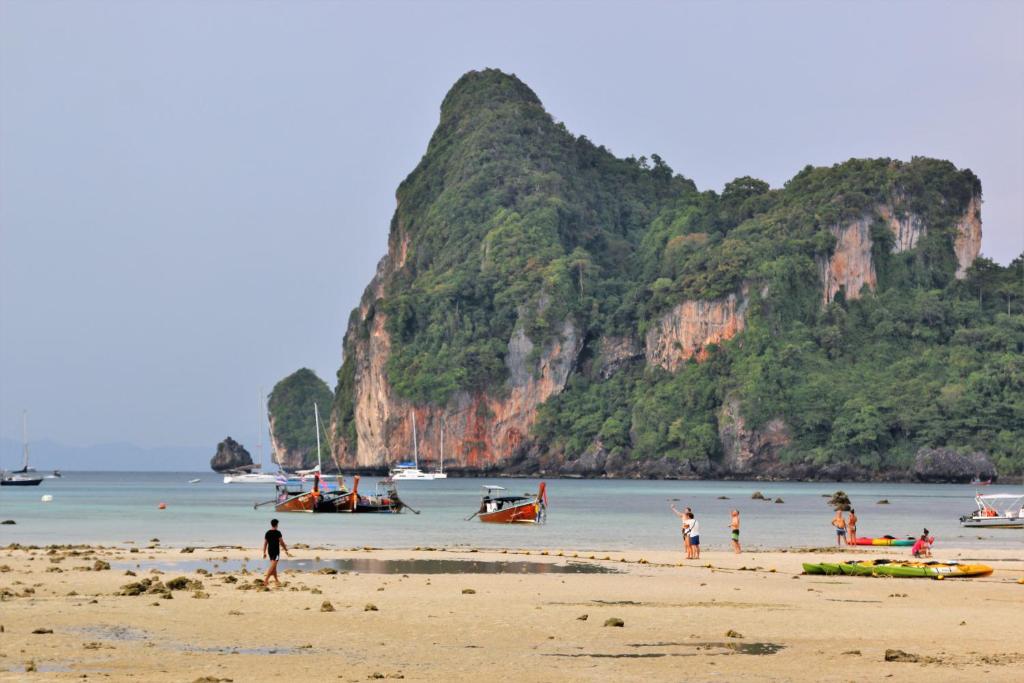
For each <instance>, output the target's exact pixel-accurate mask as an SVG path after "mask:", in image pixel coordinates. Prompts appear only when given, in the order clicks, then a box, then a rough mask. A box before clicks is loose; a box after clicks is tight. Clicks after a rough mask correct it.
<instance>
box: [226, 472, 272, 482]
mask: <svg viewBox="0 0 1024 683" xmlns="http://www.w3.org/2000/svg"><path fill="white" fill-rule="evenodd" d="M276 481H277V475H275V474H270V473H269V472H239V473H238V474H225V475H224V483H225V484H273V483H274V482H276Z"/></svg>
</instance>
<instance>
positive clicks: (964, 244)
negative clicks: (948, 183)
mask: <svg viewBox="0 0 1024 683" xmlns="http://www.w3.org/2000/svg"><path fill="white" fill-rule="evenodd" d="M953 251H955V252H956V264H957V268H956V279H957V280H963V279H964V278H965V277H967V269H968V268H970V267H971V264H972V263H974V259H976V258H978V254H979V253H981V197H979V196H977V195H975V196H973V197H971V202H970V204H968V205H967V211H965V212H964V215H963V217H962V218H961V219H960V220H959V221H957V224H956V239H955V240H954V241H953Z"/></svg>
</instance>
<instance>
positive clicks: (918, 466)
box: [913, 448, 999, 484]
mask: <svg viewBox="0 0 1024 683" xmlns="http://www.w3.org/2000/svg"><path fill="white" fill-rule="evenodd" d="M913 475H914V478H915V479H916V480H918V481H925V482H933V483H951V484H968V483H970V482H971V480H972V479H974V478H975V477H977V478H979V479H981V480H983V481H984V480H990V479H995V478H996V477H998V476H999V474H998V472H996V468H995V465H993V464H992V461H991V460H989V458H988V456H987V455H986V454H985V453H982V452H980V451H977V452H974V453H959V452H957V451H954V450H953V449H951V448H922V449H920V450H919V451H918V452H917V454H916V455H915V456H914V469H913Z"/></svg>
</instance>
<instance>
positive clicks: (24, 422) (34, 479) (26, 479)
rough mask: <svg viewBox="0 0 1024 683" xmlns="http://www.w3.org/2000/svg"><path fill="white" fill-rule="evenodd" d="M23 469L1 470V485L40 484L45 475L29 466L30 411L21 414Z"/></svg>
mask: <svg viewBox="0 0 1024 683" xmlns="http://www.w3.org/2000/svg"><path fill="white" fill-rule="evenodd" d="M21 453H22V458H23V459H22V462H21V469H20V470H14V471H13V472H0V486H39V485H40V484H41V483H43V475H41V474H39V473H38V472H36V471H35V470H34V469H32V468H31V467H29V466H28V412H23V413H22V414H21Z"/></svg>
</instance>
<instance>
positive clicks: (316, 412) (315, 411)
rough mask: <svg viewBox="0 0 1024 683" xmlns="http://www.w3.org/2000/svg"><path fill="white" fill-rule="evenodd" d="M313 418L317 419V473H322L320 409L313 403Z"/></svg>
mask: <svg viewBox="0 0 1024 683" xmlns="http://www.w3.org/2000/svg"><path fill="white" fill-rule="evenodd" d="M313 416H314V417H315V419H316V471H317V472H320V471H321V470H320V409H319V408H318V407H317V405H316V401H314V402H313Z"/></svg>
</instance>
